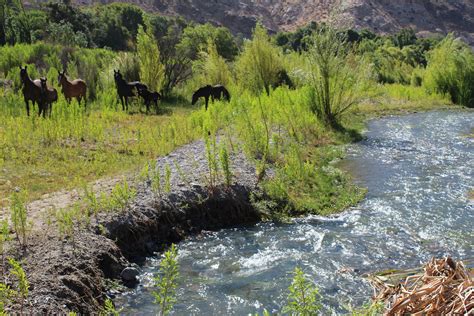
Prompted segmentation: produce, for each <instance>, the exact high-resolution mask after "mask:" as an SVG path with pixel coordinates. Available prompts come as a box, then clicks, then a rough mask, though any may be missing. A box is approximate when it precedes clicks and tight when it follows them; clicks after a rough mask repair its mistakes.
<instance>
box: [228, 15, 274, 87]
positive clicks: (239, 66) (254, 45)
mask: <svg viewBox="0 0 474 316" xmlns="http://www.w3.org/2000/svg"><path fill="white" fill-rule="evenodd" d="M282 69H283V66H282V56H281V51H280V49H279V48H278V47H277V46H276V45H275V44H273V43H272V41H271V40H270V36H269V35H268V34H267V31H266V30H265V29H264V28H263V26H262V25H261V24H260V23H257V25H256V27H255V29H254V31H253V35H252V40H250V41H247V42H246V43H245V44H244V48H243V52H242V54H241V55H240V56H239V58H238V59H237V61H236V71H237V77H238V80H239V83H240V85H241V86H242V87H244V88H246V89H248V90H250V91H252V92H254V93H260V92H261V91H262V90H265V92H266V93H267V94H270V87H271V86H272V85H275V84H276V83H277V82H278V73H279V72H280V71H281V70H282Z"/></svg>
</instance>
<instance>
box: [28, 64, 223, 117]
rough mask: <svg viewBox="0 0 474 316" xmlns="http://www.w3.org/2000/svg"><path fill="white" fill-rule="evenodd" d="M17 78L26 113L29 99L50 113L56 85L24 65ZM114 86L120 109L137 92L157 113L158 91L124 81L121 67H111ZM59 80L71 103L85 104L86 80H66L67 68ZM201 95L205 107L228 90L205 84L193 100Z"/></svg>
mask: <svg viewBox="0 0 474 316" xmlns="http://www.w3.org/2000/svg"><path fill="white" fill-rule="evenodd" d="M20 79H21V82H22V84H23V88H22V92H23V97H24V100H25V105H26V114H27V115H28V116H29V115H30V101H31V103H32V104H33V106H34V105H35V104H38V115H39V116H41V115H43V117H46V115H47V114H49V115H51V111H52V107H53V103H54V102H56V101H58V92H57V91H56V89H55V88H53V87H50V86H48V84H47V79H46V78H40V79H35V80H33V79H31V78H30V76H29V75H28V70H27V66H25V67H24V68H23V67H21V66H20ZM114 80H115V87H116V89H117V95H118V97H119V99H120V102H121V104H122V110H123V111H128V98H130V97H136V96H139V97H141V98H142V99H143V101H144V103H145V106H146V111H147V113H148V112H149V111H150V106H151V105H152V104H153V105H154V108H155V111H156V113H158V101H159V100H161V99H162V96H161V94H160V93H159V92H154V91H150V90H149V89H148V87H147V85H146V84H144V83H142V82H140V81H133V82H127V81H126V80H125V79H124V78H123V76H122V74H121V73H120V70H115V69H114ZM58 83H59V85H60V86H61V92H62V93H63V95H64V97H65V99H66V101H67V102H68V103H71V100H72V99H76V100H77V102H78V103H79V104H81V102H82V101H84V107H86V105H87V102H86V100H87V84H86V82H85V81H84V80H82V79H75V80H72V81H71V80H69V79H68V77H67V76H66V72H65V71H63V72H61V71H58ZM200 98H204V100H205V104H206V110H207V108H208V104H209V100H210V99H211V100H213V101H214V100H222V99H225V100H227V101H229V100H230V94H229V91H228V90H227V89H226V88H225V87H224V86H223V85H216V86H211V85H206V86H204V87H202V88H200V89H198V90H197V91H196V92H194V94H193V96H192V104H193V105H194V104H196V102H197V101H198V100H199V99H200Z"/></svg>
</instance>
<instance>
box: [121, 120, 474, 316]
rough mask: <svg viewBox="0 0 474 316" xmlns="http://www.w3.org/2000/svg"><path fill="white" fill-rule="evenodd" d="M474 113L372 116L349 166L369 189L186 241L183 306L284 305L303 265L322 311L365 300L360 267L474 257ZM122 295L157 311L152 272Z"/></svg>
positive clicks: (179, 309) (135, 306)
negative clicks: (350, 204)
mask: <svg viewBox="0 0 474 316" xmlns="http://www.w3.org/2000/svg"><path fill="white" fill-rule="evenodd" d="M473 127H474V112H460V111H459V112H457V111H452V112H430V113H421V114H412V115H407V116H399V117H389V118H383V119H378V120H374V121H371V122H370V123H369V125H368V132H367V134H366V136H367V138H366V140H364V141H362V142H360V143H358V144H355V145H352V146H350V147H349V149H348V155H347V159H345V161H344V163H343V168H344V169H346V170H348V171H350V173H351V174H352V175H353V177H354V179H355V180H356V181H357V183H358V184H359V185H361V186H364V187H367V188H368V194H367V197H366V199H365V200H364V201H362V202H361V203H360V204H359V205H358V206H357V207H356V208H354V209H351V210H348V211H347V212H345V213H343V214H342V215H340V216H338V217H335V218H322V217H317V216H312V217H308V218H304V219H298V220H295V221H294V222H293V223H291V224H274V223H262V224H258V225H256V226H254V227H244V228H235V229H226V230H222V231H219V232H215V233H208V234H205V235H204V236H200V237H193V238H190V239H189V240H186V241H185V242H183V243H181V244H179V247H178V250H179V264H180V266H181V268H180V270H181V276H182V279H181V284H180V288H179V294H178V304H177V305H176V306H175V309H174V313H175V314H176V315H227V314H235V315H247V314H248V313H255V312H257V311H260V312H261V311H262V310H263V308H267V309H269V310H273V311H278V310H280V308H281V307H282V306H283V305H284V304H285V301H286V296H287V288H288V285H289V284H290V281H291V272H292V270H293V269H294V268H295V267H296V266H300V267H301V268H303V270H304V271H305V272H306V273H307V274H309V275H311V276H312V277H313V278H314V280H315V281H316V282H317V284H318V286H319V287H320V291H321V294H322V296H323V303H324V308H325V311H326V312H325V313H330V311H331V312H334V313H343V312H344V311H345V309H344V306H345V305H347V304H348V303H351V304H352V305H360V304H362V303H364V302H365V301H367V300H368V298H369V297H370V295H371V293H372V290H371V288H370V285H369V284H368V283H367V281H366V280H365V279H364V277H363V274H365V273H368V272H373V271H380V270H385V269H391V268H413V267H417V266H419V265H420V264H422V263H424V262H426V261H427V260H428V259H430V258H431V257H432V256H437V257H439V256H444V255H452V256H454V257H455V258H463V259H466V258H472V257H474V251H473V248H472V246H473V244H474V235H473V227H474V203H473V201H470V200H469V197H468V192H469V191H470V190H472V189H473V187H474V181H473V175H474V139H473V138H469V137H467V134H470V133H472V128H473ZM158 263H159V262H158V261H157V260H156V259H155V260H154V259H150V260H149V261H148V263H147V265H146V266H145V267H144V273H143V275H142V276H141V281H142V282H141V285H140V286H139V287H138V288H137V289H136V290H134V291H133V292H132V293H129V294H128V295H126V296H125V297H122V298H120V299H119V300H118V302H119V304H122V306H123V307H124V313H126V314H134V315H136V314H142V315H146V314H151V313H153V311H154V305H153V298H152V296H151V292H150V291H151V289H150V283H151V278H152V276H153V274H154V273H156V271H157V266H158Z"/></svg>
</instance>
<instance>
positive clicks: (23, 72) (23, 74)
mask: <svg viewBox="0 0 474 316" xmlns="http://www.w3.org/2000/svg"><path fill="white" fill-rule="evenodd" d="M26 68H27V66H25V68H23V67H21V66H20V79H21V81H22V82H23V83H24V82H25V81H26V80H28V78H29V77H28V71H27V69H26Z"/></svg>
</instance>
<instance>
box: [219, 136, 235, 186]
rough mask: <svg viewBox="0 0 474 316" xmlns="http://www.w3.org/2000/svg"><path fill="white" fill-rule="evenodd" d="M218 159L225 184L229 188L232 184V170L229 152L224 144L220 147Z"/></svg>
mask: <svg viewBox="0 0 474 316" xmlns="http://www.w3.org/2000/svg"><path fill="white" fill-rule="evenodd" d="M219 159H220V162H221V168H222V172H223V173H224V179H225V185H226V186H227V187H228V188H229V187H230V186H231V185H232V170H231V169H230V159H229V153H228V151H227V147H226V146H225V145H224V146H222V147H221V150H220V152H219Z"/></svg>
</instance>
